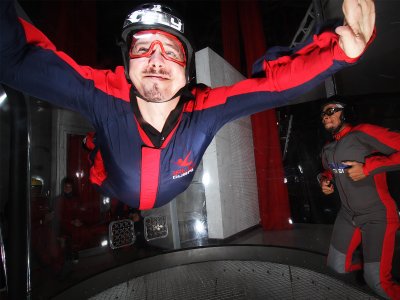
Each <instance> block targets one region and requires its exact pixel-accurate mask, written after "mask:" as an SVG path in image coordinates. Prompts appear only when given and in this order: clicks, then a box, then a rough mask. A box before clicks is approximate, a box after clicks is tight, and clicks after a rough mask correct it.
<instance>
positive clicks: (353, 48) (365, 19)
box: [335, 0, 375, 58]
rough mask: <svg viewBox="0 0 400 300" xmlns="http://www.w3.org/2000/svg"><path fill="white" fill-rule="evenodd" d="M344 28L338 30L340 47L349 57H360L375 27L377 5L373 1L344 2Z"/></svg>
mask: <svg viewBox="0 0 400 300" xmlns="http://www.w3.org/2000/svg"><path fill="white" fill-rule="evenodd" d="M342 8H343V14H344V17H345V22H344V24H343V26H339V27H337V28H336V30H335V31H336V33H337V34H338V35H339V45H340V47H341V48H342V49H343V51H344V52H345V53H346V55H347V56H348V57H351V58H355V57H358V56H360V55H361V54H362V53H363V52H364V49H365V47H366V46H367V43H368V41H369V40H370V38H371V36H372V33H373V31H374V27H375V4H374V1H373V0H344V1H343V7H342Z"/></svg>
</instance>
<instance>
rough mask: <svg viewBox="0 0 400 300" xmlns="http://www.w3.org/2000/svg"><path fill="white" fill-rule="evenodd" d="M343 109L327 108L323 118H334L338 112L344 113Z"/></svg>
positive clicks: (322, 114)
mask: <svg viewBox="0 0 400 300" xmlns="http://www.w3.org/2000/svg"><path fill="white" fill-rule="evenodd" d="M342 110H343V108H341V107H330V108H327V109H326V110H324V111H323V112H321V118H322V119H323V118H324V117H325V116H328V117H330V116H332V115H333V114H334V113H336V112H338V111H342Z"/></svg>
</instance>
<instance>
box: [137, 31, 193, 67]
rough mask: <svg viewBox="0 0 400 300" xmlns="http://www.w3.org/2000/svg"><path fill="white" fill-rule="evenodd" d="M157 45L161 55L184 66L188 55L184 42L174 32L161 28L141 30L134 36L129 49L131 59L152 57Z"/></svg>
mask: <svg viewBox="0 0 400 300" xmlns="http://www.w3.org/2000/svg"><path fill="white" fill-rule="evenodd" d="M156 46H158V47H159V48H160V51H161V55H162V56H163V57H164V58H165V59H167V60H170V61H172V62H174V63H177V64H179V65H181V66H182V67H184V66H185V65H186V55H185V50H184V48H183V45H182V43H181V42H180V41H179V40H178V38H177V37H176V36H174V35H172V34H169V33H167V32H164V31H159V30H145V31H139V32H137V33H135V34H134V35H133V36H132V44H131V48H130V50H129V57H130V58H131V59H135V58H141V57H150V56H151V55H152V54H153V53H154V51H156Z"/></svg>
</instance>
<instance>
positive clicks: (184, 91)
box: [131, 78, 194, 103]
mask: <svg viewBox="0 0 400 300" xmlns="http://www.w3.org/2000/svg"><path fill="white" fill-rule="evenodd" d="M193 79H194V78H192V79H190V80H188V83H187V84H186V85H184V86H183V87H181V88H180V89H179V90H178V91H177V92H176V93H175V95H173V96H172V97H171V98H170V99H168V100H164V101H157V102H154V101H151V100H149V99H147V98H146V97H144V96H143V95H142V94H140V93H139V91H138V90H137V89H136V87H135V86H134V85H132V90H131V91H132V93H133V94H134V95H135V96H136V97H139V98H140V99H143V100H144V101H146V102H151V103H164V102H168V101H171V100H173V99H175V98H176V97H178V96H181V95H182V94H183V93H190V92H189V89H190V86H191V84H192V83H193ZM131 101H132V97H131Z"/></svg>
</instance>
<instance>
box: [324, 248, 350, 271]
mask: <svg viewBox="0 0 400 300" xmlns="http://www.w3.org/2000/svg"><path fill="white" fill-rule="evenodd" d="M327 265H328V267H329V268H331V269H333V270H334V271H335V272H337V273H341V274H343V273H346V255H345V254H343V253H341V252H339V251H338V250H336V249H335V248H333V246H332V245H331V246H330V247H329V253H328V259H327Z"/></svg>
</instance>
